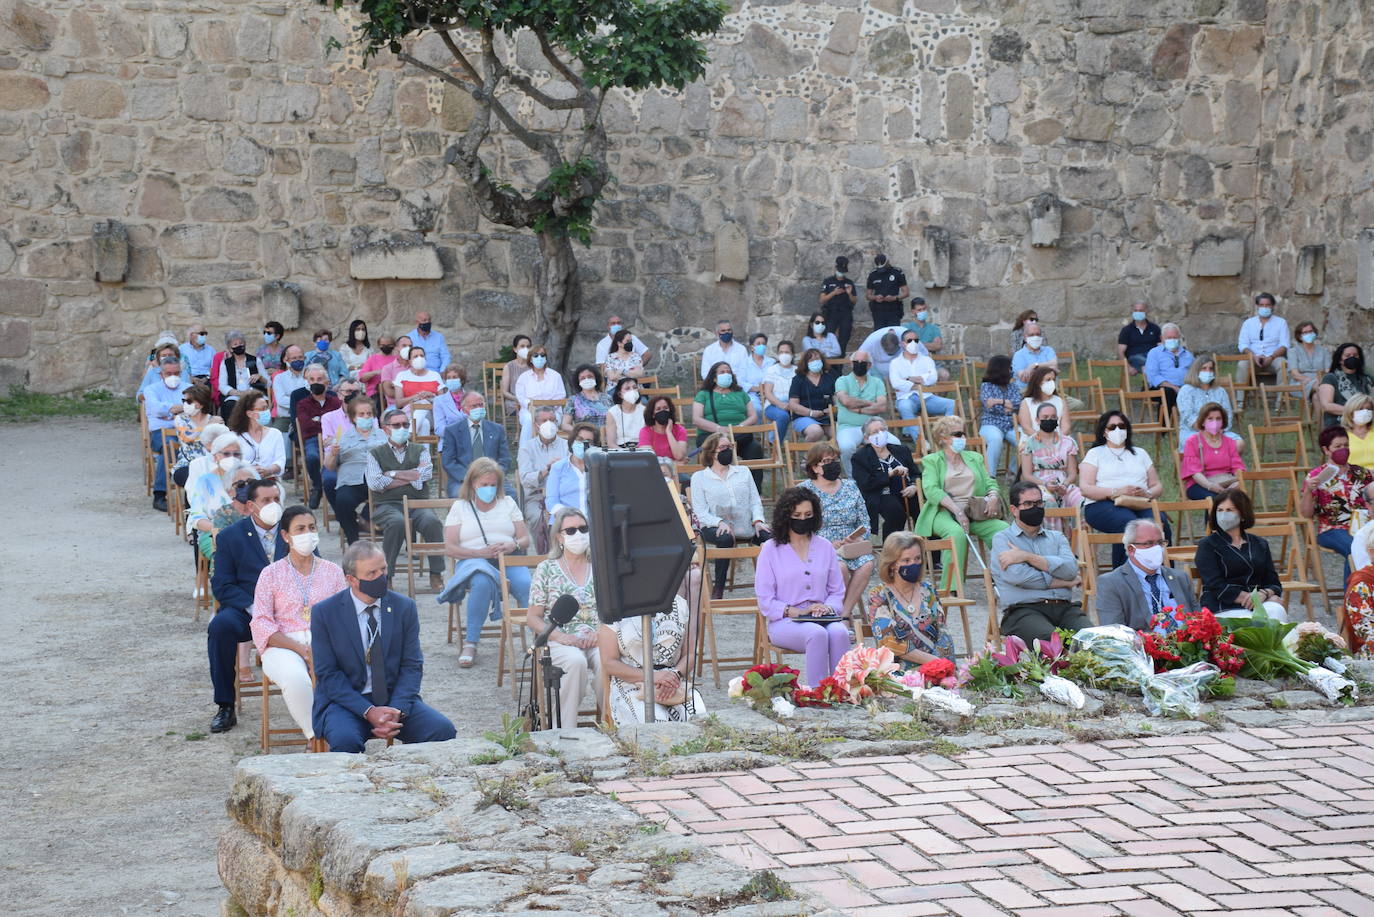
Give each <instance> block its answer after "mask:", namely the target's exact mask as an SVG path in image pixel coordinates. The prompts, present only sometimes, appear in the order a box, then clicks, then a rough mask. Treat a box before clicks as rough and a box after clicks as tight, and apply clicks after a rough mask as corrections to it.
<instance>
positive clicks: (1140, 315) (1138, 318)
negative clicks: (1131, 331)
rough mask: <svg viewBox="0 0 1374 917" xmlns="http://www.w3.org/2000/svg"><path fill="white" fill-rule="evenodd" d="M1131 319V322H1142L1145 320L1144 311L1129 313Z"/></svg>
mask: <svg viewBox="0 0 1374 917" xmlns="http://www.w3.org/2000/svg"><path fill="white" fill-rule="evenodd" d="M1131 321H1133V322H1143V321H1145V313H1144V312H1132V313H1131Z"/></svg>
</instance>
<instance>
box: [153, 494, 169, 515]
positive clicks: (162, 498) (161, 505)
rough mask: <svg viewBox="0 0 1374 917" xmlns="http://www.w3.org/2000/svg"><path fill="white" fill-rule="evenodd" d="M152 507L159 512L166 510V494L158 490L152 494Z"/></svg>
mask: <svg viewBox="0 0 1374 917" xmlns="http://www.w3.org/2000/svg"><path fill="white" fill-rule="evenodd" d="M153 509H155V510H157V511H158V512H159V513H165V512H167V495H166V494H165V493H163V492H162V491H160V490H159V491H157V492H156V493H154V494H153Z"/></svg>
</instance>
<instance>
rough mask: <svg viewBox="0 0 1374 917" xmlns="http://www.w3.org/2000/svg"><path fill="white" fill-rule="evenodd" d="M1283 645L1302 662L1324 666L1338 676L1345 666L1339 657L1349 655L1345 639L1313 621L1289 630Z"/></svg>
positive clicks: (1342, 672)
mask: <svg viewBox="0 0 1374 917" xmlns="http://www.w3.org/2000/svg"><path fill="white" fill-rule="evenodd" d="M1283 645H1284V646H1285V647H1287V648H1288V650H1289V651H1290V652H1292V653H1293V655H1294V656H1297V657H1298V658H1299V659H1301V660H1302V661H1303V662H1310V663H1312V664H1313V665H1320V666H1325V667H1326V668H1328V669H1331V671H1333V672H1335V673H1336V674H1338V675H1343V674H1345V664H1344V663H1342V662H1341V657H1343V656H1347V655H1349V650H1348V649H1347V648H1346V645H1345V638H1343V637H1341V636H1340V635H1338V634H1333V633H1331V631H1329V630H1327V629H1326V628H1325V627H1322V626H1321V625H1320V624H1318V623H1317V622H1315V621H1304V622H1303V623H1302V624H1299V625H1298V626H1297V627H1295V628H1293V629H1292V630H1290V631H1289V632H1288V634H1287V636H1285V637H1284V638H1283ZM1333 663H1334V665H1333Z"/></svg>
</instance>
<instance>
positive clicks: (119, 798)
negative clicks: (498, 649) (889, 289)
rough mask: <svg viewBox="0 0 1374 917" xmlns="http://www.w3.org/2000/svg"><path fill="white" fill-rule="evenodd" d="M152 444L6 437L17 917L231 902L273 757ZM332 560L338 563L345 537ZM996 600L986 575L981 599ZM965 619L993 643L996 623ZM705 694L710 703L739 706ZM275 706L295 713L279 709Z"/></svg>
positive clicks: (474, 725) (428, 639) (8, 892)
mask: <svg viewBox="0 0 1374 917" xmlns="http://www.w3.org/2000/svg"><path fill="white" fill-rule="evenodd" d="M136 440H137V432H136V430H129V429H124V428H120V427H116V426H112V425H109V424H102V423H94V422H78V421H68V420H62V421H59V422H56V423H51V424H45V425H41V426H39V425H32V426H6V427H3V428H0V454H4V455H6V456H8V457H9V462H8V466H7V470H8V479H9V480H8V483H9V488H10V497H9V501H8V502H9V506H10V512H11V519H13V520H15V521H16V524H13V525H11V526H7V527H5V528H3V529H0V557H3V558H5V560H6V561H7V563H6V570H5V575H4V577H3V579H0V633H3V634H4V635H5V636H6V638H7V639H5V640H3V641H0V670H3V671H4V672H5V673H6V675H7V676H8V678H9V680H10V682H11V684H12V685H15V686H22V687H24V688H25V689H26V690H25V691H24V692H22V694H21V697H22V700H20V701H19V703H17V704H16V705H15V707H16V708H17V710H16V711H14V712H11V713H10V714H9V715H8V716H7V717H6V721H5V722H6V725H7V727H8V729H7V732H9V733H10V734H11V736H13V737H16V738H17V739H18V741H17V742H16V744H15V746H14V747H13V748H12V749H11V751H10V753H9V756H8V757H6V758H4V759H3V761H0V781H2V782H3V785H4V786H5V787H6V788H7V789H9V792H8V793H6V794H5V808H4V810H3V812H4V817H5V831H4V832H3V837H2V838H0V900H3V901H4V902H5V904H4V908H3V910H4V911H5V913H10V914H64V915H65V914H196V915H206V914H213V913H217V910H218V905H219V902H220V900H221V899H222V898H223V890H222V889H221V887H220V883H219V878H218V875H217V873H216V866H215V839H216V836H217V835H218V834H219V832H220V830H221V828H222V827H223V826H224V825H225V824H226V823H227V820H226V818H225V814H224V799H225V796H226V794H227V791H228V788H229V784H230V778H231V773H232V770H233V766H234V763H235V762H236V761H237V760H238V759H239V758H241V757H244V756H246V755H252V754H256V753H257V750H258V748H257V726H258V715H257V712H256V707H255V706H250V707H248V708H246V710H245V713H244V715H243V717H242V719H241V721H240V724H239V726H238V727H237V728H236V729H234V730H233V731H231V732H229V733H227V734H224V735H208V734H207V733H208V727H209V722H210V717H211V716H212V715H213V713H214V706H213V704H212V702H211V699H210V689H209V678H208V674H207V667H206V659H205V624H206V621H205V620H204V618H202V620H201V621H199V622H197V621H195V619H194V606H193V602H192V599H191V587H192V577H193V567H192V555H191V549H190V548H189V547H187V546H186V545H185V544H184V543H182V542H181V541H179V540H177V539H176V537H175V536H174V533H173V530H172V526H171V524H170V522H169V521H168V520H167V518H166V517H165V516H161V515H158V514H156V513H154V512H153V511H152V510H151V508H150V501H149V499H148V498H147V497H146V496H145V494H144V492H143V488H142V480H141V471H140V469H139V465H138V458H137V451H136ZM55 458H60V462H61V464H60V465H59V466H58V467H59V468H60V471H61V482H62V483H61V484H60V485H59V486H53V481H52V475H51V471H52V470H53V467H54V459H55ZM335 531H336V532H337V529H336V530H335ZM321 548H322V552H323V553H324V554H325V556H327V557H329V558H331V559H333V560H336V561H337V559H338V555H339V542H338V538H337V535H336V534H334V535H329V536H326V537H325V538H324V539H323V541H322V545H321ZM1323 553H1324V554H1327V552H1323ZM1327 557H1328V558H1329V557H1330V555H1329V554H1327ZM1333 561H1334V558H1331V559H1330V560H1329V561H1328V563H1327V568H1326V569H1327V576H1328V579H1329V580H1332V579H1333V578H1334V577H1339V575H1340V568H1339V565H1336V564H1334V563H1333ZM981 591H982V590H981V585H980V584H978V583H977V581H976V580H975V582H974V584H973V586H972V588H971V594H972V595H973V596H974V597H980V596H981ZM420 610H421V621H422V625H423V632H422V643H423V647H424V650H425V654H426V661H427V663H428V666H427V672H426V678H425V682H424V685H425V690H424V693H425V697H426V700H427V701H428V702H429V703H431V704H433V705H434V706H435V707H436V708H438V709H439V710H441V711H443V712H445V713H446V714H448V715H449V716H450V717H451V718H452V719H453V720H454V722H455V723H456V725H457V726H458V729H459V732H460V734H463V735H480V734H481V733H482V732H483V731H484V730H487V729H491V728H494V727H498V726H499V725H500V721H501V715H502V714H503V713H507V712H513V711H514V708H515V704H514V702H513V701H512V699H511V695H510V693H509V691H508V690H507V689H505V688H502V689H496V687H495V646H494V645H493V646H487V645H484V646H483V651H482V652H481V654H480V655H479V661H478V664H477V665H476V666H475V667H474V668H473V669H471V670H466V671H461V670H459V669H458V667H457V657H458V648H457V647H456V646H450V645H448V644H446V643H445V633H444V622H445V616H444V612H443V610H442V609H440V608H439V607H438V606H437V605H436V604H434V602H433V598H432V597H430V596H422V597H421V598H420ZM969 613H970V618H971V622H970V623H971V627H972V631H973V634H974V636H975V641H979V642H981V634H982V633H983V629H984V623H985V620H986V616H985V613H983V612H981V611H980V609H978V608H976V607H975V608H972V609H970V612H969ZM955 620H957V618H955ZM1329 623H1330V622H1328V624H1329ZM959 629H960V628H959V627H958V625H957V624H955V631H956V639H957V640H958V641H959V642H960V643H962V635H960V634H959ZM752 632H753V626H752V621H748V620H746V619H735V620H733V621H727V622H724V623H723V624H722V626H721V628H720V632H719V633H720V640H721V643H722V650H723V651H726V650H725V647H726V646H729V647H731V648H739V649H742V648H743V647H745V646H747V645H748V643H749V641H750V640H751V639H752ZM736 651H738V650H736ZM709 684H710V680H709V677H708V679H707V685H708V687H706V688H705V689H704V693H705V695H706V701H707V706H708V709H709V708H710V707H712V706H718V705H719V704H720V703H722V702H723V694H722V692H719V691H717V690H715V689H713V688H711V687H709ZM274 710H275V714H276V717H277V718H279V719H280V720H281V721H285V720H286V713H285V708H284V707H282V706H281V705H280V701H276V702H275V704H274Z"/></svg>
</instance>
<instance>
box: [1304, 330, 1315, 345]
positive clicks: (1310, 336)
mask: <svg viewBox="0 0 1374 917" xmlns="http://www.w3.org/2000/svg"><path fill="white" fill-rule="evenodd" d="M1316 339H1317V332H1315V331H1304V332H1303V333H1302V342H1303V343H1304V344H1311V343H1312V342H1313V341H1315V340H1316Z"/></svg>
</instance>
